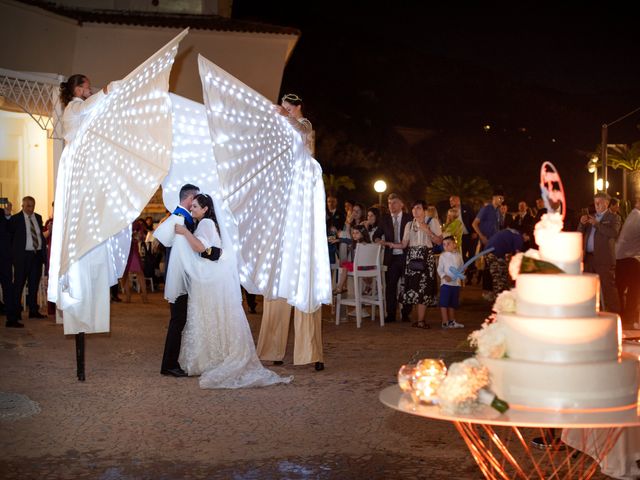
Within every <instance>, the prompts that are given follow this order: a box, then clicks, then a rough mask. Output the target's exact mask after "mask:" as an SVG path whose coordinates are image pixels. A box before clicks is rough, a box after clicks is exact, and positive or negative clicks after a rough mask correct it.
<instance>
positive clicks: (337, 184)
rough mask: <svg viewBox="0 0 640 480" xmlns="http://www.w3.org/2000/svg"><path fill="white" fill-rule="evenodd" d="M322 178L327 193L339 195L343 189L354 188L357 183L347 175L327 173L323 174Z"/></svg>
mask: <svg viewBox="0 0 640 480" xmlns="http://www.w3.org/2000/svg"><path fill="white" fill-rule="evenodd" d="M322 180H323V181H324V190H325V192H327V195H337V194H338V192H339V191H340V190H341V189H343V188H344V189H347V190H354V189H355V188H356V184H355V183H354V181H353V179H352V178H351V177H349V176H347V175H334V174H332V173H331V174H329V175H327V174H326V173H323V174H322Z"/></svg>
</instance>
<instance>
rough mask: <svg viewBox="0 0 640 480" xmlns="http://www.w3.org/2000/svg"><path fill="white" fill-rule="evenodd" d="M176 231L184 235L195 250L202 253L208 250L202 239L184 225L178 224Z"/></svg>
mask: <svg viewBox="0 0 640 480" xmlns="http://www.w3.org/2000/svg"><path fill="white" fill-rule="evenodd" d="M176 233H177V234H178V235H184V238H186V239H187V242H189V246H190V247H191V248H192V249H193V251H194V252H198V253H202V252H204V251H205V250H206V248H204V245H203V244H202V242H201V241H200V240H198V239H197V238H196V237H195V235H194V234H193V233H191V232H190V231H189V230H188V229H187V227H185V226H184V225H176Z"/></svg>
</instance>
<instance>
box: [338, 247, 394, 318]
mask: <svg viewBox="0 0 640 480" xmlns="http://www.w3.org/2000/svg"><path fill="white" fill-rule="evenodd" d="M380 248H381V247H380V245H376V244H369V243H361V244H359V245H358V246H357V248H356V254H355V258H354V260H353V273H349V277H351V278H353V294H354V296H353V297H348V298H342V294H338V295H336V325H340V307H341V306H343V305H344V306H351V307H355V309H356V325H357V327H358V328H360V325H361V324H362V306H363V305H371V319H372V320H373V319H374V318H375V308H376V307H378V309H379V312H380V326H381V327H382V326H384V290H383V288H382V263H381V260H380V258H381V257H380ZM364 278H371V279H374V283H373V285H372V289H371V294H370V295H363V294H362V287H363V283H362V282H361V280H362V279H364Z"/></svg>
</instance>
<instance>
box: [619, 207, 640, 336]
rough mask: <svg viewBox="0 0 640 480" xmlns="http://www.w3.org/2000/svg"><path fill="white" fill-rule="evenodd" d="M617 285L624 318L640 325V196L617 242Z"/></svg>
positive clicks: (628, 321)
mask: <svg viewBox="0 0 640 480" xmlns="http://www.w3.org/2000/svg"><path fill="white" fill-rule="evenodd" d="M616 286H617V288H618V295H619V298H620V307H621V308H620V311H621V312H622V319H623V320H624V321H625V322H626V323H628V325H629V327H631V325H632V324H633V323H637V324H636V325H635V327H636V328H638V327H640V197H637V198H636V199H635V202H634V208H633V210H631V212H630V213H629V216H627V219H626V220H625V222H624V225H622V230H620V236H619V237H618V241H617V242H616Z"/></svg>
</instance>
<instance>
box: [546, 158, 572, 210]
mask: <svg viewBox="0 0 640 480" xmlns="http://www.w3.org/2000/svg"><path fill="white" fill-rule="evenodd" d="M540 194H541V196H542V201H543V202H544V206H545V208H546V209H547V212H549V213H553V212H558V211H559V212H560V213H561V214H562V220H564V217H565V215H566V213H567V201H566V199H565V196H564V187H563V186H562V180H561V179H560V174H559V173H558V170H557V169H556V167H555V166H554V165H553V163H551V162H544V163H543V164H542V166H541V167H540Z"/></svg>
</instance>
